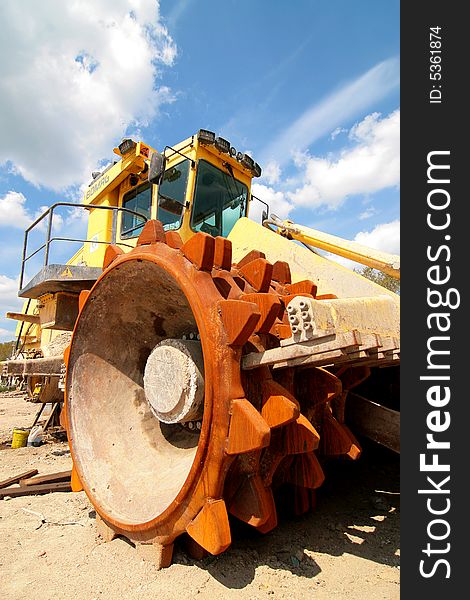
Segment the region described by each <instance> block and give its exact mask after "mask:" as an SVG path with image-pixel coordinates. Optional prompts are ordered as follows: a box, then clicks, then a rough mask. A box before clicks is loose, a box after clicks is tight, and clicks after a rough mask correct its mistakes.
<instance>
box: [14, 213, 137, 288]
mask: <svg viewBox="0 0 470 600" xmlns="http://www.w3.org/2000/svg"><path fill="white" fill-rule="evenodd" d="M59 206H69V207H71V208H84V209H87V210H111V211H113V223H112V234H111V241H109V242H107V241H102V240H94V239H81V238H69V237H53V236H52V225H53V218H54V210H55V209H56V208H57V207H59ZM118 212H124V213H129V214H131V215H133V216H136V217H138V218H139V219H142V223H141V224H139V225H137V226H136V227H134V228H132V229H138V228H139V227H142V225H144V224H145V223H146V222H147V221H148V219H147V217H146V216H145V215H142V214H141V213H138V212H136V211H135V210H130V209H129V208H123V207H120V206H99V205H97V206H95V205H90V204H76V203H75V202H56V203H55V204H52V205H51V206H50V207H49V208H48V209H47V210H46V211H45V212H44V213H43V214H42V215H41V216H40V217H38V218H37V219H36V220H35V221H34V223H32V224H31V225H30V226H29V227H28V228H27V229H26V230H25V232H24V242H23V254H22V258H21V272H20V282H19V289H20V290H21V289H22V288H23V279H24V272H25V267H26V263H27V261H28V260H30V259H31V258H33V256H36V254H38V253H39V252H41V250H44V261H43V266H47V265H48V264H49V252H50V246H51V244H52V242H78V243H87V242H89V243H93V244H114V243H115V242H116V226H117V214H118ZM46 218H47V226H46V235H45V241H44V244H42V245H41V246H40V247H39V248H36V249H35V250H34V251H33V252H31V253H30V254H28V238H29V234H30V233H31V231H32V230H33V229H35V228H36V227H37V226H38V225H39V224H40V223H41V222H42V221H43V220H44V219H46ZM119 245H121V246H127V247H128V248H133V246H131V245H130V244H124V243H123V242H119Z"/></svg>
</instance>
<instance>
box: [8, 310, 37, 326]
mask: <svg viewBox="0 0 470 600" xmlns="http://www.w3.org/2000/svg"><path fill="white" fill-rule="evenodd" d="M6 317H7V319H14V320H15V321H25V322H26V323H34V324H35V325H39V315H27V314H25V313H17V312H7V314H6Z"/></svg>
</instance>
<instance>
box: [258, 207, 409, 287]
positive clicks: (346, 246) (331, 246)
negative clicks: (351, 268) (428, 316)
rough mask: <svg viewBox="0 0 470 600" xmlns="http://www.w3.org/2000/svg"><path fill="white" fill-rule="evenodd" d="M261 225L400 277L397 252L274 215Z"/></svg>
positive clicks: (397, 277)
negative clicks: (371, 246) (376, 248)
mask: <svg viewBox="0 0 470 600" xmlns="http://www.w3.org/2000/svg"><path fill="white" fill-rule="evenodd" d="M263 225H265V226H269V225H274V226H275V227H277V233H279V234H280V235H282V236H284V237H287V238H290V239H294V240H297V241H299V242H303V243H304V244H307V245H308V246H313V247H314V248H320V249H321V250H325V251H326V252H331V253H332V254H336V255H337V256H342V257H343V258H348V259H349V260H353V261H355V262H358V263H360V264H362V265H366V266H368V267H372V268H373V269H377V270H378V271H382V272H383V273H386V274H387V275H390V276H391V277H394V278H395V279H400V257H399V256H398V255H397V254H389V253H388V252H381V251H380V250H375V249H374V248H369V247H368V246H363V245H362V244H358V243H357V242H352V241H349V240H344V239H343V238H340V237H337V236H336V235H330V234H328V233H323V232H322V231H317V230H316V229H311V228H310V227H304V226H303V225H297V224H296V223H292V221H282V220H281V219H279V217H276V216H275V215H271V216H270V217H269V219H266V220H265V221H264V222H263Z"/></svg>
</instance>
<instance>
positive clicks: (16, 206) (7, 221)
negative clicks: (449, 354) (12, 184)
mask: <svg viewBox="0 0 470 600" xmlns="http://www.w3.org/2000/svg"><path fill="white" fill-rule="evenodd" d="M25 202H26V198H25V197H24V196H23V194H21V193H19V192H14V191H10V192H7V193H6V194H5V196H3V197H2V198H0V227H18V228H19V229H26V227H28V225H30V224H31V222H32V217H31V215H30V214H29V211H28V210H27V209H26V207H25Z"/></svg>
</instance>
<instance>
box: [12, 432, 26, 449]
mask: <svg viewBox="0 0 470 600" xmlns="http://www.w3.org/2000/svg"><path fill="white" fill-rule="evenodd" d="M28 435H29V429H16V428H15V429H13V437H12V438H11V447H12V448H23V447H24V446H26V444H27V443H28Z"/></svg>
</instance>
